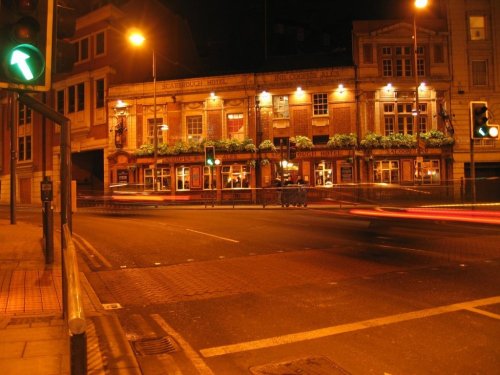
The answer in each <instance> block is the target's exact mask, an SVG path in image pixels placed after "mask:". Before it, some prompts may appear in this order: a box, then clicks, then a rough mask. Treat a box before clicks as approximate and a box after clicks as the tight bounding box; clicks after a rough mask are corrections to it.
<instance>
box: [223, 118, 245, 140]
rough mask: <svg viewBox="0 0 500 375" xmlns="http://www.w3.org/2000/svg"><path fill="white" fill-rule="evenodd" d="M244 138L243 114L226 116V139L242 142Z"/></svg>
mask: <svg viewBox="0 0 500 375" xmlns="http://www.w3.org/2000/svg"><path fill="white" fill-rule="evenodd" d="M244 136H245V129H244V127H243V113H229V114H228V115H227V137H228V138H229V139H239V140H243V139H244Z"/></svg>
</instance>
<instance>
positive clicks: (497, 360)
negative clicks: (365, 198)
mask: <svg viewBox="0 0 500 375" xmlns="http://www.w3.org/2000/svg"><path fill="white" fill-rule="evenodd" d="M374 224H375V225H374ZM73 234H74V238H75V242H76V246H77V249H78V251H79V254H80V256H81V260H82V266H83V268H82V269H83V270H84V272H85V275H86V277H87V278H88V280H89V281H90V282H91V284H92V286H93V287H94V289H95V291H96V293H97V294H98V296H99V298H100V300H101V302H102V303H103V304H107V306H114V307H118V308H117V309H115V310H113V312H114V313H116V314H117V316H118V317H119V319H120V322H121V324H122V326H123V328H124V330H125V332H126V333H127V336H128V338H129V340H130V343H131V345H132V347H133V348H134V350H135V352H136V354H137V358H138V360H139V363H140V364H141V368H142V370H143V373H144V374H189V375H190V374H216V375H219V374H222V375H225V374H228V375H232V374H234V375H237V374H258V375H261V374H262V375H263V374H282V375H284V374H393V375H396V374H497V373H498V369H499V368H500V324H499V320H500V272H499V271H500V256H499V254H500V246H498V243H500V229H499V227H497V226H488V225H470V224H467V223H449V222H443V221H440V222H436V221H423V222H411V221H408V222H407V221H405V220H398V221H376V222H375V221H370V220H368V219H359V218H357V219H354V218H352V217H351V216H350V215H349V214H348V213H347V211H339V210H332V209H328V208H288V209H281V208H278V209H265V210H263V209H231V208H228V209H218V208H216V209H212V208H207V209H204V208H201V209H194V208H160V209H144V210H119V211H96V210H92V209H89V210H82V211H80V212H78V213H77V214H75V215H74V216H73Z"/></svg>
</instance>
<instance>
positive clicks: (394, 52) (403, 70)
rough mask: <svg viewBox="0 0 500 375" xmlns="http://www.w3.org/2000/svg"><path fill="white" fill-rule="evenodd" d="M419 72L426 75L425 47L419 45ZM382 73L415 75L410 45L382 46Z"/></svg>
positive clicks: (386, 74)
mask: <svg viewBox="0 0 500 375" xmlns="http://www.w3.org/2000/svg"><path fill="white" fill-rule="evenodd" d="M417 55H418V58H417V74H418V75H419V76H424V75H425V48H424V47H423V46H418V47H417ZM382 75H383V76H384V77H393V76H394V77H411V76H413V55H412V48H410V47H409V46H396V47H382Z"/></svg>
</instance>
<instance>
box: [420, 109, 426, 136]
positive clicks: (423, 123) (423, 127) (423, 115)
mask: <svg viewBox="0 0 500 375" xmlns="http://www.w3.org/2000/svg"><path fill="white" fill-rule="evenodd" d="M418 111H419V112H418V114H419V116H418V131H419V132H420V133H425V132H426V131H427V103H418Z"/></svg>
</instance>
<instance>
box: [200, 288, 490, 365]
mask: <svg viewBox="0 0 500 375" xmlns="http://www.w3.org/2000/svg"><path fill="white" fill-rule="evenodd" d="M495 303H500V296H496V297H490V298H484V299H478V300H474V301H468V302H462V303H455V304H452V305H446V306H438V307H433V308H430V309H425V310H417V311H411V312H407V313H402V314H396V315H389V316H385V317H381V318H375V319H369V320H363V321H360V322H355V323H348V324H341V325H338V326H332V327H326V328H320V329H316V330H313V331H306V332H298V333H291V334H288V335H283V336H275V337H270V338H267V339H262V340H255V341H246V342H241V343H238V344H231V345H225V346H217V347H213V348H207V349H202V350H200V353H201V355H203V356H204V357H205V358H208V357H216V356H221V355H226V354H233V353H239V352H244V351H249V350H256V349H264V348H269V347H272V346H279V345H285V344H292V343H297V342H300V341H306V340H313V339H319V338H322V337H327V336H334V335H339V334H341V333H347V332H354V331H359V330H362V329H366V328H373V327H379V326H383V325H387V324H394V323H400V322H404V321H408V320H413V319H421V318H427V317H430V316H434V315H440V314H445V313H450V312H455V311H459V310H469V309H471V308H474V307H477V306H483V305H491V304H495Z"/></svg>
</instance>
